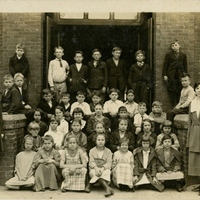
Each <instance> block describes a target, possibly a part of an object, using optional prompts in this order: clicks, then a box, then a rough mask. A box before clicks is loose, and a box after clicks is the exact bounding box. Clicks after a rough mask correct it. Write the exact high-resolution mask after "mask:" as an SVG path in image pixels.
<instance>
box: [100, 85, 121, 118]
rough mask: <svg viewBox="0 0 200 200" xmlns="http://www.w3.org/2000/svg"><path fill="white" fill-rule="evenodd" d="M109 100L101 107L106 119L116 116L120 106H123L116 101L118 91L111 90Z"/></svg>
mask: <svg viewBox="0 0 200 200" xmlns="http://www.w3.org/2000/svg"><path fill="white" fill-rule="evenodd" d="M109 97H110V100H108V101H106V102H105V103H104V106H103V113H104V114H105V116H107V117H108V118H114V117H116V116H117V112H118V109H119V107H120V106H123V102H122V101H120V100H118V97H119V90H118V89H115V88H112V89H110V94H109Z"/></svg>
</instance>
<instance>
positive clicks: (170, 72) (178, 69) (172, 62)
mask: <svg viewBox="0 0 200 200" xmlns="http://www.w3.org/2000/svg"><path fill="white" fill-rule="evenodd" d="M187 71H188V69H187V57H186V55H185V54H184V53H182V52H179V56H178V57H176V56H175V53H174V52H169V53H167V54H166V56H165V61H164V66H163V76H167V77H168V79H169V81H170V80H174V79H175V74H176V73H177V76H178V77H177V78H176V79H177V80H180V78H181V75H182V73H183V72H187Z"/></svg>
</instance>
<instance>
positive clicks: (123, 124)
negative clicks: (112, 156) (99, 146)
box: [110, 119, 135, 152]
mask: <svg viewBox="0 0 200 200" xmlns="http://www.w3.org/2000/svg"><path fill="white" fill-rule="evenodd" d="M127 127H128V121H127V119H119V124H118V130H115V131H114V132H113V133H111V135H110V149H111V151H112V152H115V151H117V150H118V149H119V146H120V143H119V141H120V139H127V140H129V143H128V144H129V145H128V146H129V150H130V151H133V149H134V144H135V138H134V135H133V133H131V132H128V131H127Z"/></svg>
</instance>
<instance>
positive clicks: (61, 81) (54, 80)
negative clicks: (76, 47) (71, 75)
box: [48, 46, 69, 102]
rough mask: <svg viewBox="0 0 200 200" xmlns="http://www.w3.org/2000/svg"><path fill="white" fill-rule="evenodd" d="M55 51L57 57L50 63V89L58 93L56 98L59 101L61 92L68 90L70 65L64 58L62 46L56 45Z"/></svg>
mask: <svg viewBox="0 0 200 200" xmlns="http://www.w3.org/2000/svg"><path fill="white" fill-rule="evenodd" d="M54 51H55V53H54V55H55V56H56V58H55V59H54V60H51V61H50V63H49V70H48V82H49V86H50V90H51V91H52V92H55V93H56V99H57V101H58V102H59V100H60V96H61V93H63V92H67V85H66V79H67V74H68V71H69V65H68V63H67V61H65V60H62V56H63V55H64V49H63V48H62V47H61V46H58V47H55V49H54Z"/></svg>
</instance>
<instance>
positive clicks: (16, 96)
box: [1, 74, 22, 114]
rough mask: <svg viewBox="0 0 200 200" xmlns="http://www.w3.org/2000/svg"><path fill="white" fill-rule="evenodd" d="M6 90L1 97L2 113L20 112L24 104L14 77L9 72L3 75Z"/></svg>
mask: <svg viewBox="0 0 200 200" xmlns="http://www.w3.org/2000/svg"><path fill="white" fill-rule="evenodd" d="M3 84H4V87H5V90H4V92H3V94H2V97H1V106H2V114H18V113H20V108H21V105H22V101H21V95H20V93H19V90H18V89H17V88H16V86H15V85H14V80H13V77H12V76H11V75H10V74H7V75H5V76H4V77H3Z"/></svg>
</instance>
